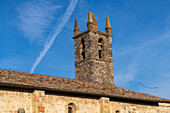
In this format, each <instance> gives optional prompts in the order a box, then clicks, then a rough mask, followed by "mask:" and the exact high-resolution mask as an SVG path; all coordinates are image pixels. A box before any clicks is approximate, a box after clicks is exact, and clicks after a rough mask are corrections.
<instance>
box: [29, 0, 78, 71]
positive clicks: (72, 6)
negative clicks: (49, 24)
mask: <svg viewBox="0 0 170 113" xmlns="http://www.w3.org/2000/svg"><path fill="white" fill-rule="evenodd" d="M77 2H78V0H72V1H71V2H70V4H69V6H68V8H67V10H66V12H65V13H64V16H63V18H62V20H61V22H60V23H59V24H58V25H57V26H56V27H55V29H54V31H53V32H51V33H50V34H49V36H48V38H47V39H49V38H50V37H51V38H50V39H49V40H47V41H46V42H45V44H44V49H43V50H42V51H41V52H40V54H39V56H38V57H37V59H36V61H35V62H34V64H33V66H32V68H31V71H30V72H31V73H33V72H34V70H35V68H36V67H37V66H38V64H39V63H40V62H41V60H42V59H43V58H44V56H45V55H46V53H47V52H48V50H49V49H50V48H51V46H52V45H53V42H54V40H55V39H56V37H57V35H58V34H59V33H60V32H61V31H62V29H63V27H64V26H65V24H66V23H67V21H68V19H69V18H70V16H71V14H72V12H73V11H74V9H75V7H76V4H77Z"/></svg>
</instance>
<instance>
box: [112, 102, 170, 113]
mask: <svg viewBox="0 0 170 113" xmlns="http://www.w3.org/2000/svg"><path fill="white" fill-rule="evenodd" d="M117 110H118V111H120V113H170V104H169V107H168V106H152V105H142V104H134V103H126V102H116V101H110V113H116V111H117Z"/></svg>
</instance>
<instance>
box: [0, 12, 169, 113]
mask: <svg viewBox="0 0 170 113" xmlns="http://www.w3.org/2000/svg"><path fill="white" fill-rule="evenodd" d="M105 30H106V32H102V31H98V30H97V21H96V19H95V16H94V13H92V12H89V13H88V21H87V30H86V31H83V32H81V33H80V29H79V26H78V21H77V19H75V25H74V36H73V37H72V38H73V40H74V51H75V79H69V78H61V77H54V76H46V75H38V74H34V73H27V72H18V71H10V70H6V69H0V113H170V100H169V99H165V98H160V97H157V96H153V95H150V94H144V93H139V92H135V91H131V90H128V89H124V88H121V87H117V86H116V85H114V76H113V57H112V36H113V34H112V33H111V30H112V27H111V25H110V20H109V17H107V18H106V27H105Z"/></svg>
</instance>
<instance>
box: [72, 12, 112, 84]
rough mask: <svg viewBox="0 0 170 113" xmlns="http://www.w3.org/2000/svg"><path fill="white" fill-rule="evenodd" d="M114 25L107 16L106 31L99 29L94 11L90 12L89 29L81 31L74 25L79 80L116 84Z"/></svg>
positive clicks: (77, 77)
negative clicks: (113, 49) (113, 50)
mask: <svg viewBox="0 0 170 113" xmlns="http://www.w3.org/2000/svg"><path fill="white" fill-rule="evenodd" d="M111 29H112V27H111V26H110V21H109V18H108V17H107V18H106V27H105V30H106V32H101V31H98V30H97V21H96V19H95V16H94V13H92V12H89V13H88V21H87V30H86V31H84V32H81V33H79V31H80V30H79V27H78V22H77V19H76V20H75V26H74V36H73V39H74V50H75V76H76V79H78V80H83V81H92V82H99V83H101V84H114V77H113V58H112V36H113V34H111Z"/></svg>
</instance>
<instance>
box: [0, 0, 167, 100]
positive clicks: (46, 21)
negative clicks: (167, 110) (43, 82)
mask: <svg viewBox="0 0 170 113" xmlns="http://www.w3.org/2000/svg"><path fill="white" fill-rule="evenodd" d="M169 4H170V1H169V0H163V1H162V0H48V1H47V0H15V2H14V1H13V0H0V68H1V69H4V68H5V69H10V70H17V71H21V72H34V73H38V74H45V75H52V76H60V77H66V78H72V79H73V78H75V73H74V45H73V44H74V41H73V39H72V36H73V27H74V19H75V18H77V19H78V23H79V27H80V30H81V31H84V30H86V29H87V27H86V22H87V16H88V11H92V12H94V14H95V17H96V20H97V21H98V30H100V31H104V32H105V29H104V28H105V20H106V17H107V16H109V17H110V21H111V26H112V27H113V29H112V33H113V34H114V37H113V42H112V43H113V61H114V77H115V84H116V85H117V86H120V87H123V88H127V89H131V90H134V91H139V84H138V82H141V83H143V84H144V85H146V86H149V87H155V86H157V87H159V96H161V97H165V98H169V99H170V85H169V83H170V49H169V48H170V13H169V12H170V7H169ZM141 92H143V93H150V94H153V95H156V91H155V90H148V89H146V88H144V87H141Z"/></svg>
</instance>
